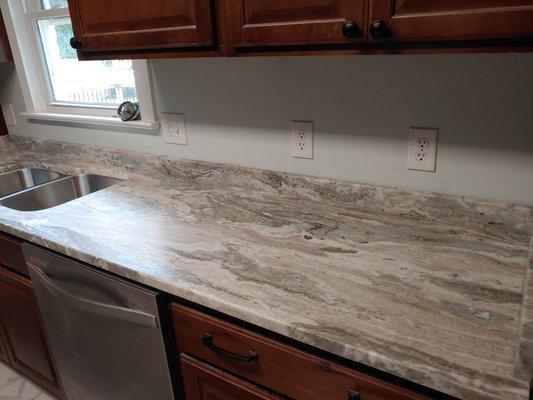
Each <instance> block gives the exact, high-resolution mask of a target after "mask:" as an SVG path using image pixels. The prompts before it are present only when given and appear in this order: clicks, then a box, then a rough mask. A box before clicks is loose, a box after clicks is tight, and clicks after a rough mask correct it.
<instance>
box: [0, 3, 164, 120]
mask: <svg viewBox="0 0 533 400" xmlns="http://www.w3.org/2000/svg"><path fill="white" fill-rule="evenodd" d="M0 9H1V10H2V15H3V16H4V21H5V24H6V29H7V34H8V37H9V42H10V44H11V47H12V49H11V50H12V52H13V58H14V61H15V66H16V68H17V75H18V77H19V81H20V86H21V89H22V95H23V97H24V103H25V105H26V112H22V113H20V115H21V116H23V117H26V118H28V119H31V120H37V121H39V120H44V121H57V122H76V123H82V124H83V123H86V124H91V125H104V126H105V125H108V126H127V127H135V128H139V129H158V128H159V126H160V124H159V122H158V121H157V113H156V105H155V101H154V96H153V90H152V84H151V82H152V73H151V66H150V63H149V62H148V61H146V60H134V61H133V70H134V75H135V86H136V90H137V98H138V101H139V107H140V108H141V118H142V120H139V121H128V122H123V121H121V120H120V119H119V118H118V117H117V115H116V109H115V108H109V107H98V106H81V107H80V106H73V105H69V104H60V103H53V102H51V101H50V95H49V89H48V87H47V85H48V84H47V78H46V76H45V75H44V74H45V72H44V71H43V67H42V60H41V57H42V54H41V51H40V47H39V45H38V43H37V31H36V26H35V22H34V21H35V20H36V19H38V18H50V17H58V16H65V11H66V13H67V15H68V9H60V10H54V9H52V10H44V11H32V12H31V13H27V12H26V10H25V5H24V0H7V1H0ZM28 17H29V18H28Z"/></svg>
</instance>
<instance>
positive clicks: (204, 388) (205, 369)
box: [180, 354, 281, 400]
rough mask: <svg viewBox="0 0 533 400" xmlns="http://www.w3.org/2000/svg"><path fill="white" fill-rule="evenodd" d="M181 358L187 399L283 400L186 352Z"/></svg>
mask: <svg viewBox="0 0 533 400" xmlns="http://www.w3.org/2000/svg"><path fill="white" fill-rule="evenodd" d="M180 359H181V360H180V366H181V373H182V377H183V387H184V391H185V400H281V398H280V397H278V396H275V395H273V394H270V393H268V392H266V391H264V390H262V389H259V388H257V387H256V386H254V385H252V384H250V383H248V382H245V381H243V380H242V379H239V378H236V377H234V376H232V375H230V374H228V373H226V372H223V371H220V370H218V369H216V368H213V367H211V366H209V365H207V364H205V363H203V362H200V361H198V360H196V359H194V358H192V357H189V356H187V355H185V354H184V355H182V356H181V357H180Z"/></svg>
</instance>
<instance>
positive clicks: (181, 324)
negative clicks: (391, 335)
mask: <svg viewBox="0 0 533 400" xmlns="http://www.w3.org/2000/svg"><path fill="white" fill-rule="evenodd" d="M171 311H172V319H173V323H174V333H175V339H176V347H177V349H178V352H179V353H180V354H181V355H182V357H186V358H185V360H189V358H187V357H188V356H183V354H186V355H189V356H192V357H195V358H196V359H199V360H202V361H203V362H207V363H209V364H211V365H214V366H215V367H217V368H220V369H221V370H224V371H227V372H228V373H230V374H232V375H233V376H238V377H242V378H243V379H245V380H246V381H249V382H253V383H254V384H256V385H259V386H261V387H265V388H268V389H269V390H271V391H272V392H274V393H279V394H280V395H283V396H286V397H289V398H291V399H295V400H347V399H349V400H352V399H362V400H393V399H394V400H429V399H430V397H427V396H425V395H423V394H419V393H418V392H415V391H412V390H410V389H406V388H404V387H400V386H398V385H396V384H393V383H391V382H388V381H387V380H385V379H381V378H377V377H374V376H371V375H369V374H366V373H364V372H361V371H358V370H355V369H352V368H347V367H345V366H342V365H339V364H337V363H333V362H331V361H329V360H328V359H325V358H323V357H321V356H318V355H315V354H311V353H309V352H307V351H302V350H299V349H297V348H295V347H293V346H291V345H289V344H285V343H283V342H281V341H279V340H275V339H272V338H270V337H267V336H265V335H262V334H259V333H256V332H253V331H251V330H248V329H245V328H242V327H240V326H238V325H235V324H232V323H230V322H227V321H224V320H222V319H220V318H216V317H213V316H211V315H208V314H206V313H203V312H201V311H198V310H194V309H191V308H189V307H187V306H184V305H181V304H178V303H174V304H172V306H171ZM182 362H183V361H182ZM186 369H187V368H186ZM187 374H189V375H187ZM190 375H191V372H187V371H186V370H185V371H183V377H184V384H185V389H186V391H187V390H188V391H191V390H193V389H191V388H190V387H189V386H191V385H197V382H195V379H198V378H194V377H193V378H191V376H190ZM202 376H204V375H202ZM208 382H211V381H208ZM232 382H233V381H232ZM203 385H204V386H205V385H206V384H205V383H203ZM192 387H193V388H194V386H192ZM206 387H207V386H206ZM209 393H210V394H211V396H204V397H202V396H200V397H198V396H199V395H198V394H196V395H193V394H190V395H189V396H192V397H189V398H188V399H187V400H194V399H217V400H218V399H224V400H225V399H241V397H231V396H230V397H216V396H215V395H214V394H213V393H214V392H209ZM262 395H263V396H266V394H264V393H263V394H262ZM194 396H196V397H194ZM258 396H259V395H258ZM245 398H246V399H254V398H259V399H262V398H266V399H271V398H272V397H251V396H249V397H245Z"/></svg>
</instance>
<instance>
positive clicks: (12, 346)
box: [0, 266, 61, 397]
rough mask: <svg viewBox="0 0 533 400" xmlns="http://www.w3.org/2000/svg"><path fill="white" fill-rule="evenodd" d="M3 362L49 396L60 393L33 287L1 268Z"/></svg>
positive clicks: (22, 278)
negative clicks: (8, 363)
mask: <svg viewBox="0 0 533 400" xmlns="http://www.w3.org/2000/svg"><path fill="white" fill-rule="evenodd" d="M0 327H1V329H2V331H3V335H2V336H4V343H5V348H4V349H3V358H2V359H3V360H4V361H7V360H8V359H9V361H10V365H11V366H12V367H13V368H15V369H16V370H17V371H19V372H20V373H22V374H23V375H25V376H27V377H28V378H29V379H31V380H32V381H34V382H35V383H37V384H39V385H40V386H43V387H44V388H45V389H46V390H48V391H49V392H51V393H52V394H54V395H56V396H58V397H61V389H60V388H59V383H58V380H57V375H56V373H55V369H54V366H53V363H52V359H51V356H50V353H49V351H48V346H47V341H46V337H45V334H44V330H43V327H42V324H41V318H40V313H39V309H38V306H37V302H36V299H35V295H34V292H33V287H32V285H31V282H30V280H29V279H28V278H26V277H24V276H22V275H19V274H17V273H15V272H13V271H11V270H9V269H7V268H4V267H2V266H0Z"/></svg>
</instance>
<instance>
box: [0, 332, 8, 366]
mask: <svg viewBox="0 0 533 400" xmlns="http://www.w3.org/2000/svg"><path fill="white" fill-rule="evenodd" d="M2 339H3V338H2V337H0V361H3V362H5V363H8V362H9V359H8V358H7V353H6V351H5V349H4V344H3V343H2Z"/></svg>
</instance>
